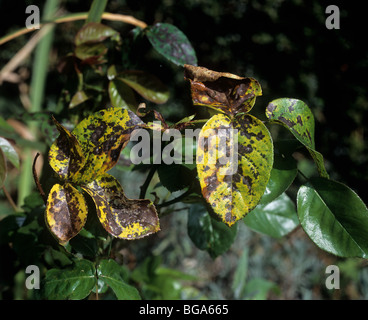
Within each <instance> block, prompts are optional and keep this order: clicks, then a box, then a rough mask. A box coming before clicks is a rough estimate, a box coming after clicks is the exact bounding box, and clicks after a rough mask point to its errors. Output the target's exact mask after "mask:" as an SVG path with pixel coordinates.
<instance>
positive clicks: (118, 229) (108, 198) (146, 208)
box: [83, 174, 160, 240]
mask: <svg viewBox="0 0 368 320" xmlns="http://www.w3.org/2000/svg"><path fill="white" fill-rule="evenodd" d="M83 188H84V190H85V191H86V192H87V193H88V194H89V195H90V196H91V197H92V199H93V201H94V202H95V205H96V208H97V215H98V217H99V219H100V221H101V224H102V225H103V227H104V228H105V229H106V231H107V232H109V233H110V234H112V235H113V236H115V237H118V238H122V239H128V240H134V239H139V238H142V237H145V236H148V235H150V234H152V233H155V232H157V231H159V230H160V225H159V220H158V216H157V212H156V209H155V206H154V205H153V203H152V202H151V201H150V200H145V199H140V200H131V199H128V198H127V197H126V196H125V195H124V192H123V189H122V187H121V185H120V184H119V182H118V181H117V180H116V179H115V178H114V177H113V176H111V175H109V174H104V175H103V176H101V177H99V178H98V179H96V180H95V181H92V182H91V183H89V184H88V185H86V186H84V187H83Z"/></svg>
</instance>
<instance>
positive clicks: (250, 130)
mask: <svg viewBox="0 0 368 320" xmlns="http://www.w3.org/2000/svg"><path fill="white" fill-rule="evenodd" d="M198 140H199V143H198V148H197V171H198V177H199V181H200V184H201V188H202V195H203V197H204V198H205V199H206V200H207V201H208V203H209V204H210V205H211V206H212V208H213V210H214V212H215V213H216V214H217V215H218V216H219V217H220V219H221V220H222V221H223V222H225V223H226V224H227V225H229V226H232V225H233V224H234V223H235V222H236V221H237V220H239V219H241V218H243V217H244V216H245V215H246V214H247V213H248V212H249V211H251V210H252V209H253V208H254V207H255V206H256V205H257V204H258V202H259V200H260V198H261V197H262V195H263V194H264V192H265V189H266V185H267V182H268V180H269V177H270V172H271V169H272V163H273V144H272V140H271V135H270V133H269V131H268V130H267V128H266V127H265V126H264V125H263V123H262V122H261V121H260V120H258V119H257V118H255V117H253V116H251V115H248V114H242V115H240V116H238V117H237V118H236V119H235V120H231V119H230V118H229V117H228V116H226V115H224V114H217V115H215V116H213V117H212V118H211V119H210V120H208V121H207V123H206V124H205V125H204V126H203V127H202V130H201V132H200V134H199V139H198Z"/></svg>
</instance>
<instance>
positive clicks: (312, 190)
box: [297, 178, 368, 258]
mask: <svg viewBox="0 0 368 320" xmlns="http://www.w3.org/2000/svg"><path fill="white" fill-rule="evenodd" d="M297 207H298V215H299V220H300V223H301V225H302V227H303V229H304V231H305V232H306V233H307V234H308V236H309V237H310V238H311V240H312V241H313V242H314V243H315V244H316V245H317V246H318V247H320V248H321V249H323V250H325V251H327V252H330V253H332V254H335V255H337V256H341V257H361V258H367V257H368V233H367V230H368V209H367V207H366V205H365V204H364V202H363V201H362V200H361V199H360V198H359V196H358V195H357V194H356V193H355V192H354V191H353V190H351V189H350V188H349V187H347V186H346V185H344V184H342V183H339V182H336V181H333V180H328V179H325V178H312V179H310V181H309V182H308V183H306V184H305V185H303V186H302V187H300V189H299V191H298V195H297Z"/></svg>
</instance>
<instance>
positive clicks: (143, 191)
mask: <svg viewBox="0 0 368 320" xmlns="http://www.w3.org/2000/svg"><path fill="white" fill-rule="evenodd" d="M156 170H157V166H156V165H153V166H152V168H151V170H150V172H149V173H148V175H147V178H146V181H145V182H144V183H143V185H142V186H141V192H140V194H139V199H144V198H145V196H146V192H147V189H148V186H149V184H150V182H151V180H152V178H153V175H154V174H155V172H156Z"/></svg>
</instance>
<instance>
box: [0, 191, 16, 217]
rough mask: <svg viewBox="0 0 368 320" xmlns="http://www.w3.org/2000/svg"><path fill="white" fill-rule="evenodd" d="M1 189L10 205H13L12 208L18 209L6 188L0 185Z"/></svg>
mask: <svg viewBox="0 0 368 320" xmlns="http://www.w3.org/2000/svg"><path fill="white" fill-rule="evenodd" d="M2 189H3V191H4V194H5V196H6V198H7V199H8V201H9V203H10V205H11V206H12V207H13V209H14V210H15V211H18V207H17V205H16V204H15V202H14V200H13V198H12V197H11V195H10V194H9V192H8V190H6V188H5V186H3V187H2Z"/></svg>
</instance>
